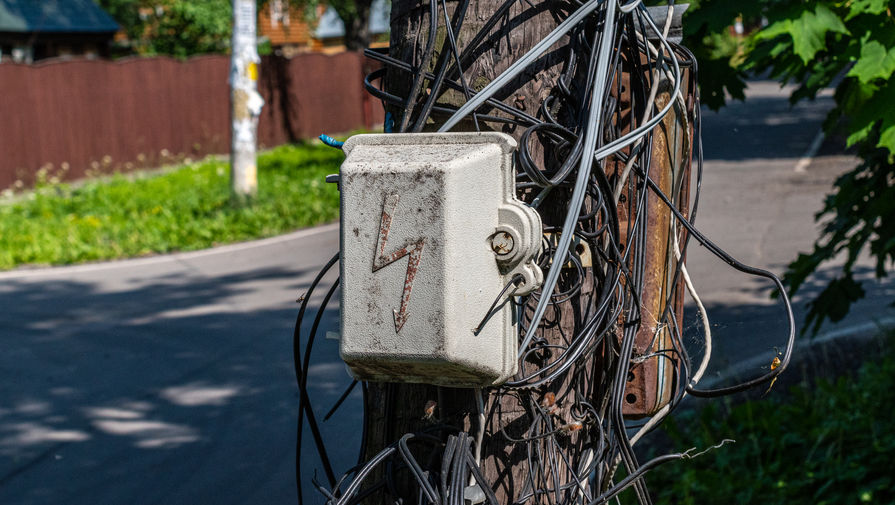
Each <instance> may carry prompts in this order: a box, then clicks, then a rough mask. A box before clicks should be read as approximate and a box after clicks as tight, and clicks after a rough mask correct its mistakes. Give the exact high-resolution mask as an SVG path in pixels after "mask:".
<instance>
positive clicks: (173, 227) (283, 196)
mask: <svg viewBox="0 0 895 505" xmlns="http://www.w3.org/2000/svg"><path fill="white" fill-rule="evenodd" d="M342 159H343V155H342V152H341V151H340V150H338V149H333V148H331V147H326V146H322V145H310V144H301V145H292V146H282V147H278V148H276V149H273V150H272V151H269V152H266V153H263V154H261V155H259V157H258V195H257V197H256V198H255V199H253V200H252V201H251V202H248V203H246V204H243V205H238V204H236V203H235V202H234V201H232V199H231V196H230V192H229V165H228V164H227V163H226V162H225V161H220V160H213V159H208V160H205V161H201V162H198V163H195V164H190V165H184V166H182V167H179V168H177V169H175V170H172V171H167V172H165V173H161V174H154V175H144V176H140V177H136V178H134V177H126V176H123V175H116V176H113V177H111V178H107V179H102V180H93V181H88V182H86V183H84V184H82V185H78V186H72V185H67V184H46V183H44V184H40V185H38V188H37V189H36V190H34V191H33V192H30V193H27V194H26V195H24V196H23V197H17V198H15V199H9V198H7V200H8V201H5V202H3V203H0V269H10V268H14V267H17V266H20V265H29V264H53V265H57V264H69V263H79V262H85V261H95V260H104V259H112V258H124V257H134V256H144V255H150V254H156V253H165V252H170V251H185V250H191V249H202V248H206V247H211V246H214V245H218V244H225V243H229V242H237V241H242V240H249V239H254V238H260V237H267V236H271V235H276V234H279V233H283V232H287V231H290V230H295V229H297V228H303V227H307V226H312V225H316V224H320V223H325V222H327V221H332V220H334V219H336V218H337V217H338V212H339V196H338V191H337V189H336V186H335V184H327V183H326V182H324V177H325V176H326V175H327V174H331V173H335V172H337V171H338V166H339V164H340V163H341V160H342Z"/></svg>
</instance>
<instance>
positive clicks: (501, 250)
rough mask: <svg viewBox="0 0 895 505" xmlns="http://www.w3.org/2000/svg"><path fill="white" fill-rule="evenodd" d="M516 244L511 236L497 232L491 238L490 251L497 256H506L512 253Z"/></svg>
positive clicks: (503, 232)
mask: <svg viewBox="0 0 895 505" xmlns="http://www.w3.org/2000/svg"><path fill="white" fill-rule="evenodd" d="M514 247H516V242H515V241H514V240H513V236H512V235H510V234H509V233H507V232H505V231H499V232H497V233H495V234H494V235H492V236H491V250H492V251H494V253H495V254H497V255H498V256H506V255H507V254H510V253H511V252H513V248H514Z"/></svg>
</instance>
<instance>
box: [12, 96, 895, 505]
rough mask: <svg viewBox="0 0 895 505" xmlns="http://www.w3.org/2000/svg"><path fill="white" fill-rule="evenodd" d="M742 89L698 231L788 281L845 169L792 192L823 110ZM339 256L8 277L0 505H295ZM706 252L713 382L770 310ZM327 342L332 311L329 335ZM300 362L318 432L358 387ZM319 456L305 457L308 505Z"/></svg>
mask: <svg viewBox="0 0 895 505" xmlns="http://www.w3.org/2000/svg"><path fill="white" fill-rule="evenodd" d="M750 89H752V91H750V92H749V96H750V98H749V99H748V101H747V102H746V103H745V104H742V106H736V104H734V106H732V107H731V108H730V109H728V110H725V111H722V112H721V113H718V114H715V113H707V114H706V125H705V126H706V129H707V130H708V131H709V132H708V133H712V134H714V136H709V138H707V143H706V144H707V145H706V147H707V149H711V150H710V151H707V163H706V178H705V182H704V186H703V201H702V203H701V204H700V205H701V210H700V211H699V218H698V220H697V225H698V226H699V227H700V228H701V229H703V230H704V231H706V232H707V233H709V236H710V237H712V238H713V239H715V240H717V241H718V242H719V243H720V244H721V245H722V246H724V247H726V248H727V249H728V250H729V251H730V252H732V253H734V254H735V255H738V256H740V257H741V258H742V259H743V260H744V261H747V262H752V263H755V264H758V265H759V266H765V267H769V268H771V269H773V270H774V271H775V272H778V273H780V272H782V270H783V268H784V266H785V263H786V262H788V261H789V260H791V259H792V258H793V257H794V255H795V252H796V251H797V250H799V248H801V249H804V248H806V247H808V245H810V243H811V240H813V238H814V224H813V215H812V214H813V213H814V212H815V211H816V210H818V209H819V208H820V205H821V199H822V198H823V195H824V193H825V192H826V191H827V190H828V189H829V184H830V183H831V182H832V180H833V178H835V176H836V174H837V173H840V172H841V171H843V170H844V169H845V168H847V165H846V164H845V163H847V159H844V158H840V157H839V155H833V156H827V155H825V153H824V151H823V150H821V154H820V155H819V156H818V157H815V158H814V159H813V161H812V163H811V164H810V165H809V166H808V168H807V169H806V174H808V176H807V177H806V176H802V175H799V174H796V173H795V172H794V171H793V170H794V167H795V165H796V163H797V161H798V159H799V158H800V157H801V156H802V155H803V153H804V152H805V151H806V149H807V148H808V147H809V145H810V144H811V141H812V139H813V137H814V134H815V133H816V131H817V128H818V127H819V123H820V120H821V119H822V117H823V114H824V110H825V109H824V107H826V106H828V105H829V103H830V101H829V100H828V99H827V102H826V103H824V102H823V101H819V102H817V103H816V104H805V106H799V107H796V108H792V109H791V108H790V107H789V105H788V103H787V101H786V96H785V93H783V92H781V91H780V90H779V89H778V88H777V86H776V85H775V84H773V83H762V82H758V83H754V84H753V88H750ZM753 92H754V93H755V96H754V97H753ZM734 128H736V129H738V130H739V131H733V129H734ZM782 139H791V141H790V140H782ZM746 141H748V142H749V143H750V146H749V148H743V147H742V145H741V144H742V143H743V142H746ZM709 142H711V144H709ZM763 145H768V146H771V145H773V146H774V148H773V149H771V148H767V149H763V148H762V146H763ZM331 151H332V152H333V153H335V154H339V153H338V151H337V150H335V149H331ZM763 234H765V236H766V238H765V239H764V240H760V237H762V235H763ZM338 244H339V237H338V232H337V226H336V225H328V226H326V227H322V228H314V229H309V230H304V231H301V232H297V233H294V234H290V235H287V236H285V237H276V238H271V239H266V240H264V241H260V242H250V243H245V244H234V245H231V246H223V247H219V248H215V249H211V250H208V251H196V252H185V253H177V254H172V255H166V256H157V257H152V258H143V259H133V260H126V261H119V262H112V263H102V264H90V265H79V266H68V267H61V268H52V269H39V270H17V271H12V272H6V273H0V306H3V307H6V308H7V310H5V311H2V312H0V329H2V331H0V346H2V347H3V349H4V353H3V354H2V355H0V375H2V377H3V378H4V380H3V381H0V398H3V399H4V402H3V404H2V405H0V502H2V503H16V504H22V505H27V504H39V505H44V504H46V505H49V504H57V503H67V504H70V505H80V504H85V505H86V504H94V503H129V504H133V505H140V504H147V505H148V504H157V503H218V504H229V503H232V504H241V503H294V502H295V500H296V496H295V488H294V482H293V480H294V456H295V428H296V417H297V412H296V404H297V396H296V395H297V391H296V387H295V377H294V374H293V370H292V354H291V347H292V342H291V339H292V329H293V325H294V323H295V316H296V313H297V310H298V305H297V304H296V303H295V300H296V299H297V298H298V297H299V296H300V295H301V294H302V293H303V292H304V291H305V290H306V289H307V286H308V284H309V283H310V282H311V280H312V279H313V278H314V276H315V275H316V273H317V272H318V270H319V269H320V267H321V266H322V265H323V264H325V263H326V262H327V261H328V260H329V259H330V258H331V257H332V256H333V255H334V254H335V253H336V252H337V250H338V247H339V245H338ZM706 254H707V253H706V252H705V251H704V250H702V248H700V247H698V246H695V245H694V246H693V247H692V248H691V250H690V253H689V254H688V261H689V263H688V265H692V269H693V281H694V283H696V286H697V288H698V289H699V291H700V293H701V294H702V295H703V299H704V300H705V301H706V302H707V303H709V302H710V306H709V315H710V317H712V324H713V328H715V329H716V336H717V353H718V354H717V356H716V360H717V363H718V365H717V369H716V371H719V370H724V369H726V368H727V367H728V366H729V365H730V364H731V363H734V362H738V361H745V360H747V359H748V358H751V357H753V356H760V357H764V359H766V360H767V362H765V361H764V360H762V361H761V363H760V366H767V364H766V363H769V362H770V359H771V358H772V356H773V354H774V350H773V346H774V345H779V344H777V343H776V341H775V337H777V336H779V333H780V331H779V326H778V324H779V320H778V319H777V316H778V315H779V308H778V307H776V306H775V305H774V302H773V301H772V300H770V299H768V298H767V292H766V289H764V288H763V287H762V286H761V285H756V284H754V283H751V282H749V281H748V280H743V279H740V278H738V277H737V276H736V275H732V274H731V273H730V272H729V269H728V268H727V267H726V265H724V264H723V263H722V262H720V261H716V260H713V259H712V258H710V257H708V256H707V255H706ZM333 278H334V275H333V276H332V277H327V279H325V281H324V284H325V285H327V286H328V285H329V283H330V282H332V280H333ZM887 286H888V287H887ZM880 289H882V290H890V291H887V292H891V289H892V288H891V285H884V286H882V287H881V288H880ZM325 291H326V289H320V290H317V292H318V295H317V298H312V299H311V304H312V305H313V304H318V303H319V302H320V298H322V296H323V294H324V293H325ZM336 296H338V295H336ZM869 296H875V295H874V293H869ZM800 300H801V299H800ZM800 300H797V301H796V306H797V308H798V306H799V305H798V304H799V303H800ZM802 303H803V300H802ZM858 309H859V310H860V312H857V313H856V316H855V319H854V320H848V321H845V322H844V323H843V324H844V325H846V326H848V325H853V324H865V323H867V322H868V321H872V320H873V318H874V317H876V315H878V314H880V313H883V312H884V311H886V310H891V309H887V308H886V303H885V302H884V301H880V298H869V299H868V300H866V301H865V302H864V303H863V304H862V305H860V306H859V307H858ZM690 313H692V311H690ZM797 317H798V316H797ZM308 324H309V325H310V324H311V321H308ZM337 328H338V310H337V309H336V308H335V307H333V308H332V309H331V310H329V311H327V312H326V313H325V314H324V316H323V319H322V321H321V328H320V334H321V335H325V332H326V331H336V329H337ZM690 329H692V330H697V329H698V328H697V327H695V326H692V322H691V327H690ZM834 329H836V327H835V326H833V327H830V328H825V329H824V330H823V331H832V330H834ZM694 359H696V358H695V357H694ZM311 363H312V364H311V380H310V382H309V384H308V386H309V388H311V390H310V394H311V400H312V402H313V408H314V411H315V412H317V413H318V415H319V416H320V418H321V419H322V416H323V415H325V414H326V412H327V411H328V410H329V409H330V408H331V407H332V405H333V404H334V403H335V401H336V400H337V399H338V398H339V396H340V395H341V393H342V392H343V391H344V388H345V387H346V386H347V385H348V384H349V383H350V382H351V378H350V377H349V376H348V374H347V372H346V371H345V367H344V364H343V363H342V362H341V360H340V359H339V357H338V343H337V342H336V341H335V340H330V339H325V338H323V339H320V340H317V342H316V343H315V345H314V351H313V354H312V361H311ZM756 363H758V362H756ZM756 366H758V364H757V365H756ZM793 370H795V369H793ZM748 371H752V370H748ZM787 375H789V374H787ZM793 375H795V374H793ZM710 376H711V375H710ZM781 380H782V379H781ZM778 387H780V385H779V384H778V385H776V386H775V389H776V388H778ZM360 393H361V392H360V388H356V389H355V391H354V393H352V394H351V395H350V396H349V399H348V400H347V402H346V403H345V404H344V405H343V406H342V408H341V409H340V410H339V412H338V415H336V416H334V417H333V418H331V419H330V420H329V421H327V422H322V423H321V425H320V429H321V430H322V432H323V437H324V438H325V440H326V442H327V446H328V447H331V448H332V451H333V452H332V453H331V454H330V457H331V459H332V460H333V462H334V464H335V466H336V470H337V471H342V470H345V469H347V468H349V467H350V466H352V465H353V464H354V463H355V462H356V460H357V452H356V451H357V448H358V447H359V444H360V441H359V440H360V436H361V435H360V430H359V427H360V426H361V420H362V419H361V418H362V408H361V403H360V402H361V400H360ZM312 445H313V444H311V443H309V442H308V441H307V440H306V443H305V444H304V446H303V448H302V453H301V457H302V458H303V459H304V461H305V462H306V463H305V465H304V467H305V468H306V470H307V473H306V475H305V478H306V479H307V480H306V483H307V486H306V490H307V493H308V495H307V497H308V498H312V497H313V498H314V500H316V499H317V496H316V492H315V491H314V489H313V487H312V486H311V483H310V481H311V479H312V477H313V476H314V469H315V467H319V465H318V464H317V461H318V460H317V456H316V451H315V450H314V448H313V447H312ZM159 468H164V471H163V472H160V471H159ZM318 475H322V474H320V473H319V472H318ZM135 476H137V477H135Z"/></svg>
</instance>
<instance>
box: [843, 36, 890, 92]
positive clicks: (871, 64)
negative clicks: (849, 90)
mask: <svg viewBox="0 0 895 505" xmlns="http://www.w3.org/2000/svg"><path fill="white" fill-rule="evenodd" d="M892 71H895V47H893V48H891V49H889V50H886V46H884V45H882V44H880V43H879V42H878V41H876V40H870V41H868V42H867V43H866V44H864V45H863V46H862V47H861V57H860V58H858V61H857V62H855V66H853V67H852V69H851V70H849V72H848V74H847V75H848V76H849V77H857V78H858V80H860V81H861V83H863V84H869V83H870V82H872V81H874V80H875V79H888V78H889V76H890V75H892Z"/></svg>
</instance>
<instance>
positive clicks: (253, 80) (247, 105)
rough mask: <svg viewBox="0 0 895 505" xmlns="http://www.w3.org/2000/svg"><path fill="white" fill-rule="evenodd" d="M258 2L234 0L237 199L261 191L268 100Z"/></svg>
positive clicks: (233, 181)
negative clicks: (261, 123) (261, 84)
mask: <svg viewBox="0 0 895 505" xmlns="http://www.w3.org/2000/svg"><path fill="white" fill-rule="evenodd" d="M256 26H257V13H256V10H255V0H233V39H232V44H231V48H230V49H231V54H230V121H231V139H230V188H231V190H232V191H233V194H234V195H235V196H236V197H239V198H244V197H251V196H254V195H255V193H256V192H257V190H258V169H257V165H256V160H255V146H256V144H257V142H256V132H257V128H258V116H259V115H260V114H261V107H263V106H264V100H263V99H262V98H261V95H259V94H258V86H257V83H258V64H259V63H260V62H261V59H260V58H259V57H258V48H257V46H256V44H257V42H256V40H257V37H256Z"/></svg>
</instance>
